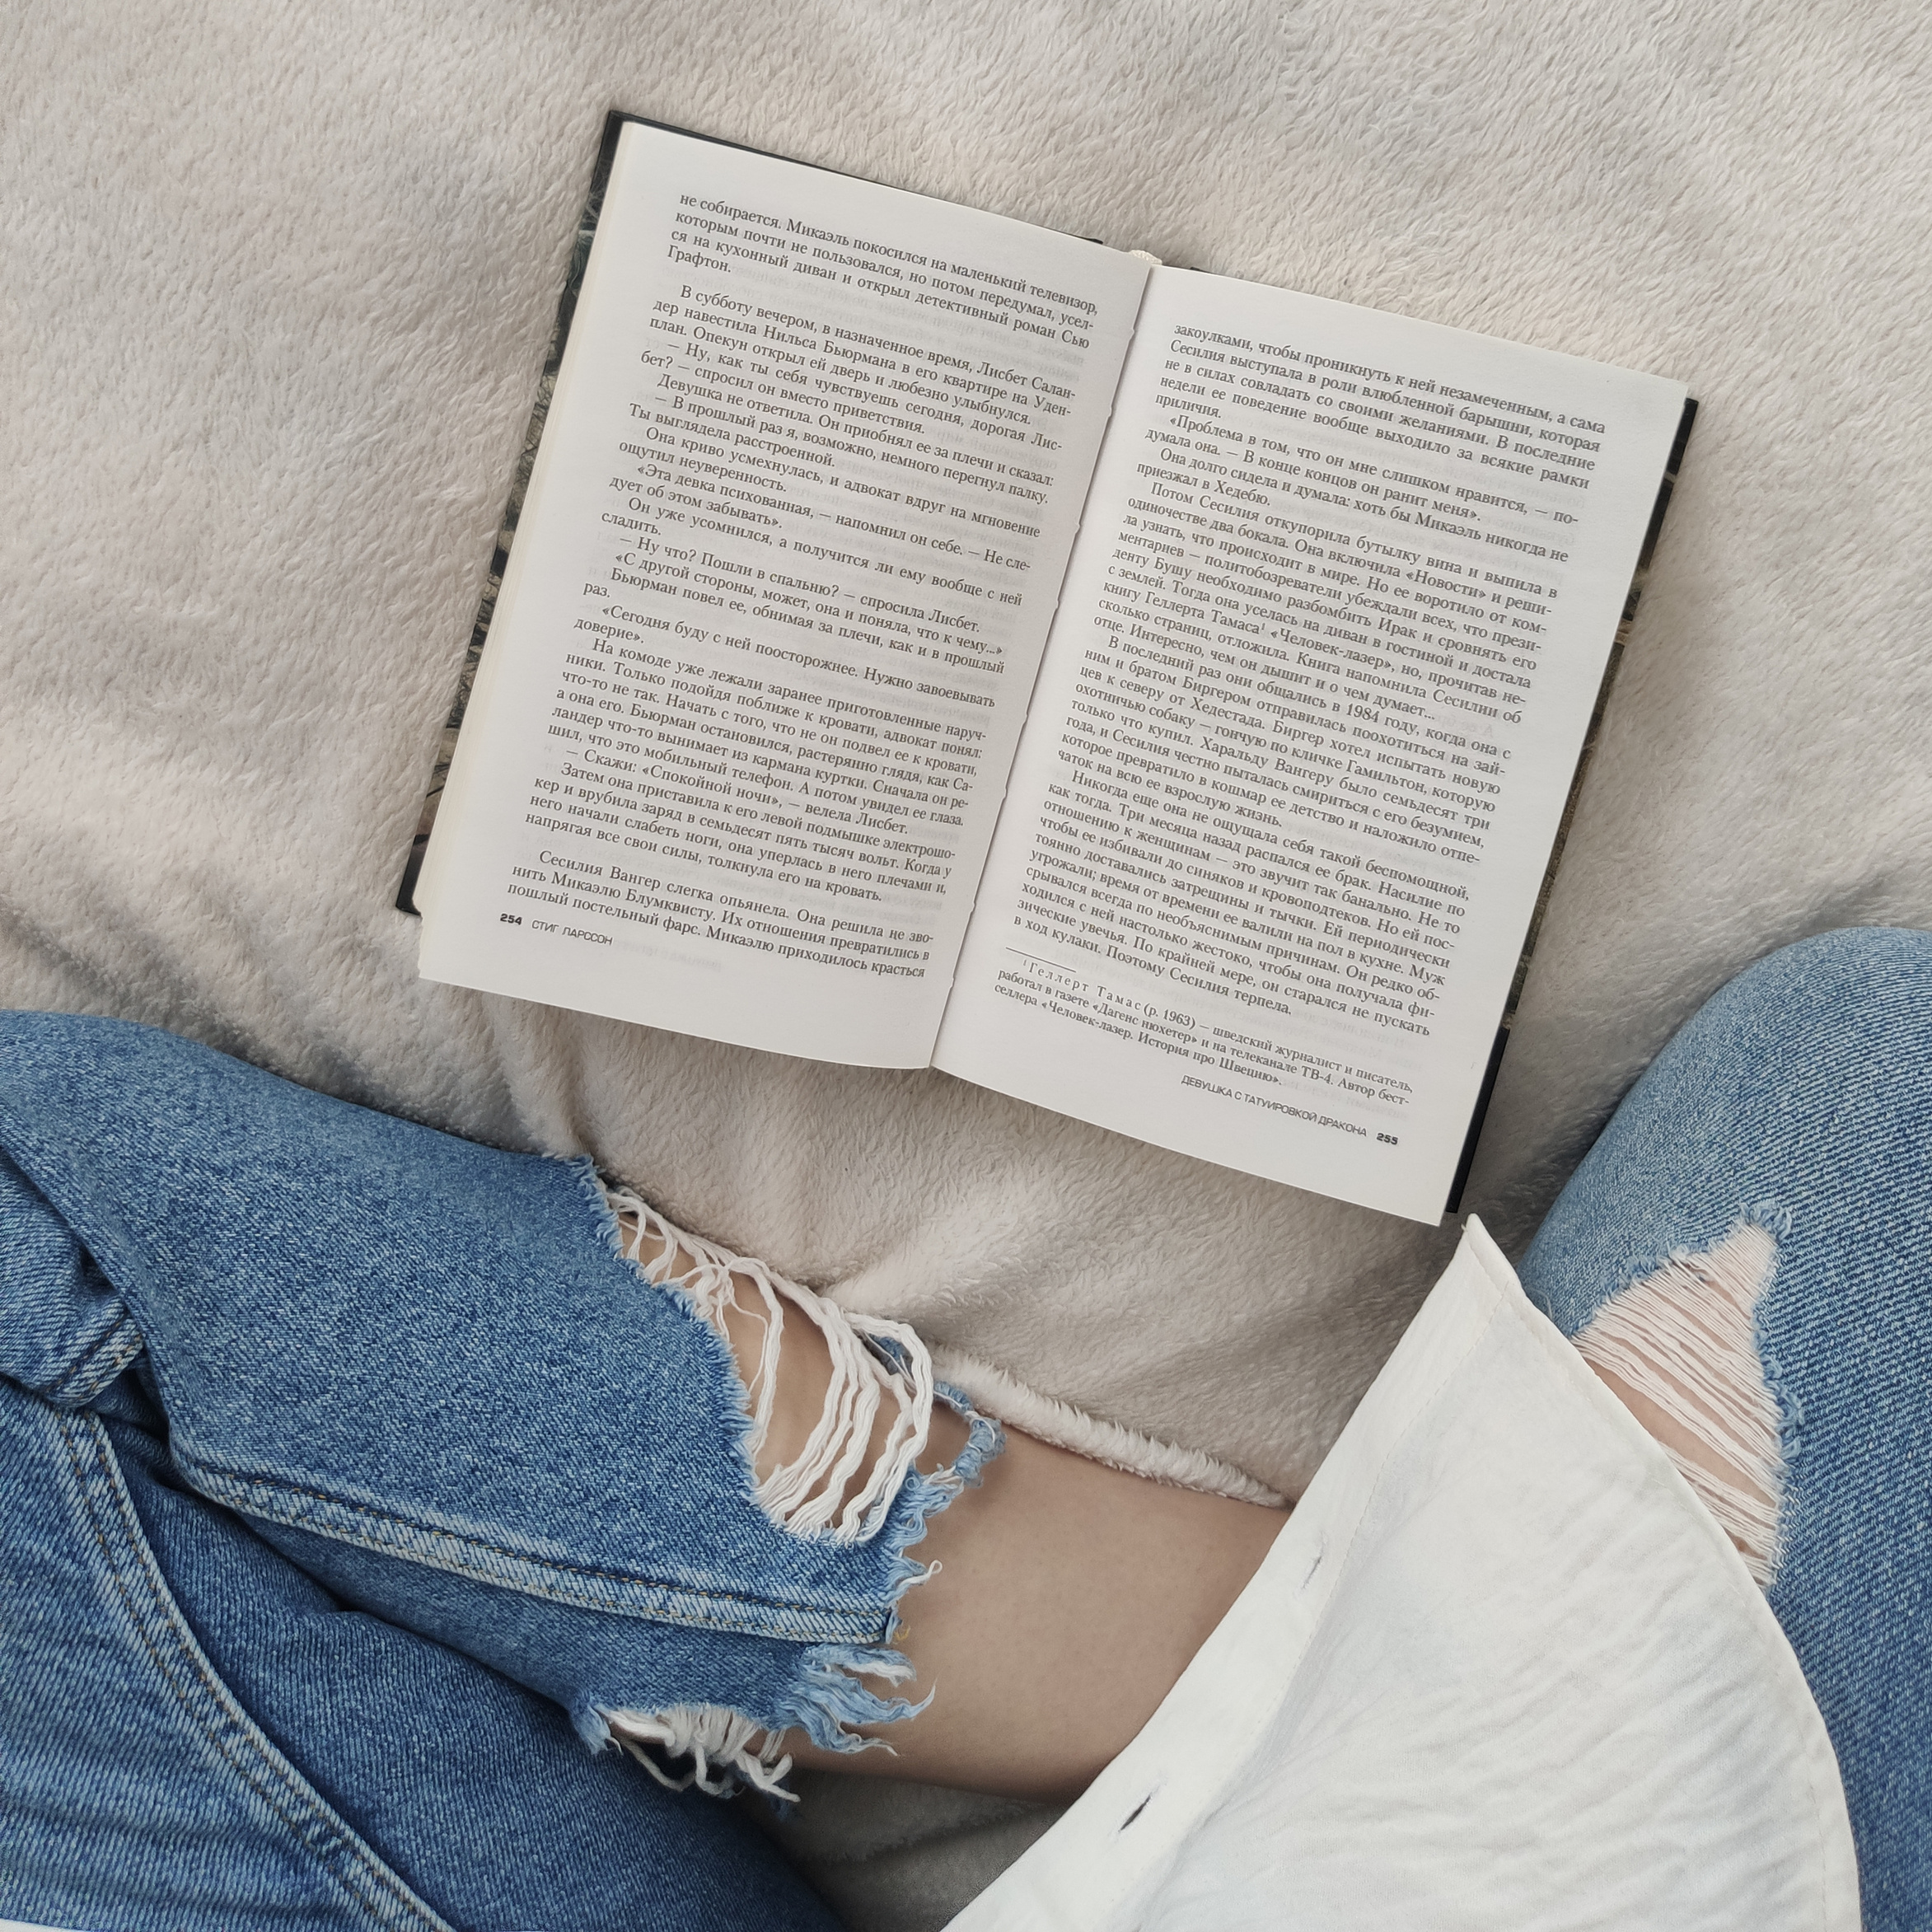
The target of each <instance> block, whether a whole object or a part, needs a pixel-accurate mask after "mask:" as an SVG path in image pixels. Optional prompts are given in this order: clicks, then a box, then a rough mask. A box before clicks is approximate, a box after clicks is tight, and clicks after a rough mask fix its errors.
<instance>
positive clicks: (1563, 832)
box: [1443, 395, 1697, 1218]
mask: <svg viewBox="0 0 1932 1932" xmlns="http://www.w3.org/2000/svg"><path fill="white" fill-rule="evenodd" d="M1696 419H1697V399H1696V396H1694V395H1687V396H1686V397H1685V398H1684V408H1683V413H1682V415H1681V416H1679V417H1678V419H1677V434H1676V435H1675V436H1674V437H1672V439H1671V446H1670V455H1669V456H1668V457H1666V458H1665V460H1664V465H1663V479H1662V481H1661V482H1659V483H1658V486H1657V501H1656V503H1654V505H1653V506H1652V507H1651V511H1650V523H1649V528H1648V529H1646V530H1645V531H1644V543H1643V547H1642V548H1641V549H1640V550H1639V551H1638V552H1637V567H1636V568H1635V571H1633V572H1632V573H1631V575H1630V590H1629V592H1627V593H1626V596H1625V597H1624V601H1623V615H1621V617H1620V618H1618V620H1617V621H1616V637H1615V638H1614V639H1612V642H1611V646H1610V656H1609V657H1608V659H1607V661H1606V662H1605V663H1604V666H1603V681H1602V683H1601V684H1599V685H1598V687H1597V702H1596V703H1595V704H1593V706H1592V707H1591V709H1590V722H1589V724H1588V727H1586V728H1585V730H1584V732H1583V746H1582V749H1581V750H1579V751H1578V753H1577V756H1576V770H1575V773H1574V774H1573V775H1572V777H1571V779H1570V781H1569V797H1568V798H1565V800H1564V802H1563V816H1562V817H1561V818H1560V819H1559V820H1558V821H1556V837H1555V841H1554V842H1553V843H1552V844H1551V847H1550V863H1549V864H1548V865H1547V866H1546V867H1545V868H1544V871H1543V882H1542V884H1541V886H1538V887H1537V903H1536V906H1535V909H1534V910H1532V912H1531V914H1530V915H1529V927H1528V929H1527V931H1526V932H1525V933H1524V934H1523V952H1522V953H1521V954H1520V955H1519V956H1518V959H1517V961H1516V973H1515V976H1514V977H1513V979H1512V980H1510V982H1509V997H1508V998H1507V999H1505V1000H1504V1002H1503V1017H1502V1019H1501V1021H1500V1022H1499V1023H1498V1025H1497V1027H1496V1038H1495V1045H1494V1046H1491V1047H1490V1064H1489V1065H1488V1067H1487V1068H1486V1069H1485V1071H1484V1074H1483V1077H1482V1085H1481V1088H1480V1089H1479V1090H1478V1091H1477V1093H1476V1110H1475V1111H1474V1112H1473V1113H1472V1114H1471V1116H1470V1120H1469V1132H1468V1134H1467V1137H1466V1138H1465V1139H1464V1140H1463V1143H1462V1158H1461V1159H1460V1160H1458V1161H1457V1163H1456V1174H1455V1178H1454V1179H1453V1180H1452V1181H1450V1183H1449V1199H1448V1205H1446V1206H1445V1207H1444V1208H1443V1215H1444V1217H1445V1218H1447V1217H1448V1215H1451V1214H1457V1213H1459V1212H1460V1211H1461V1209H1462V1191H1463V1189H1464V1188H1465V1187H1466V1186H1467V1185H1468V1183H1469V1174H1470V1170H1471V1168H1472V1167H1474V1166H1475V1165H1476V1143H1477V1141H1478V1140H1479V1139H1481V1135H1482V1126H1483V1121H1484V1120H1485V1118H1486V1116H1488V1113H1489V1111H1490V1099H1491V1098H1492V1097H1493V1096H1494V1095H1495V1091H1496V1076H1497V1075H1498V1074H1499V1073H1501V1071H1502V1069H1503V1051H1504V1048H1505V1047H1507V1046H1509V1030H1510V1028H1511V1027H1513V1026H1514V1025H1515V1023H1516V1009H1517V1007H1518V1004H1519V1003H1521V1001H1522V999H1523V982H1524V981H1525V980H1527V978H1528V977H1529V962H1530V957H1531V955H1532V953H1534V952H1535V951H1536V949H1537V936H1538V935H1539V934H1540V933H1541V930H1542V925H1543V915H1544V913H1545V912H1546V910H1548V909H1549V905H1550V894H1551V890H1552V888H1553V887H1554V886H1555V883H1556V868H1557V867H1558V866H1560V864H1561V863H1563V848H1564V846H1565V844H1566V843H1567V841H1568V840H1569V828H1570V824H1571V821H1573V820H1574V818H1575V817H1576V809H1577V802H1578V800H1579V798H1581V797H1582V795H1583V779H1584V777H1585V776H1586V774H1588V771H1589V769H1590V760H1591V758H1592V757H1593V755H1594V754H1595V752H1596V750H1597V740H1598V737H1600V736H1601V735H1602V730H1603V715H1604V713H1605V712H1606V711H1607V710H1608V709H1609V707H1610V689H1611V686H1612V685H1614V684H1615V683H1616V674H1617V671H1619V670H1620V669H1621V667H1622V664H1623V653H1624V647H1625V645H1626V644H1627V643H1629V642H1630V627H1631V626H1632V625H1633V624H1635V621H1636V616H1637V600H1638V599H1639V598H1640V596H1642V595H1643V592H1644V582H1645V581H1646V580H1647V579H1648V578H1649V575H1650V559H1651V558H1652V556H1653V555H1654V554H1655V552H1656V550H1657V540H1658V536H1661V535H1662V533H1663V513H1664V512H1665V511H1666V510H1668V508H1670V499H1671V494H1672V491H1673V490H1674V489H1676V487H1677V471H1678V470H1680V469H1681V468H1682V466H1683V461H1684V451H1685V448H1686V446H1687V445H1688V444H1689V442H1690V440H1691V424H1692V423H1695V422H1696Z"/></svg>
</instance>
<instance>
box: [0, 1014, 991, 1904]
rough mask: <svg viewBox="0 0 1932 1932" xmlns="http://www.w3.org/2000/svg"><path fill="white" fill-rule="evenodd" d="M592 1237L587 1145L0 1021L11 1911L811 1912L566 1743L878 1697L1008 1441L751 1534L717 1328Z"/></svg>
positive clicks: (73, 1025)
mask: <svg viewBox="0 0 1932 1932" xmlns="http://www.w3.org/2000/svg"><path fill="white" fill-rule="evenodd" d="M611 1234H612V1228H611V1225H610V1215H609V1212H608V1209H606V1206H605V1205H604V1202H603V1199H602V1196H601V1193H600V1192H599V1191H598V1189H597V1187H596V1178H595V1176H594V1175H593V1174H592V1172H591V1171H590V1169H589V1167H588V1166H587V1163H583V1162H564V1161H560V1160H555V1159H551V1158H546V1157H545V1156H541V1155H531V1154H518V1153H504V1152H502V1151H499V1150H497V1149H494V1148H486V1147H480V1146H477V1145H475V1144H471V1143H469V1142H465V1141H461V1140H458V1139H453V1138H451V1137H450V1136H448V1135H447V1134H440V1133H437V1132H435V1131H434V1130H431V1129H429V1128H427V1127H423V1126H419V1125H414V1124H412V1123H410V1122H408V1121H405V1120H395V1119H391V1118H389V1117H387V1116H383V1115H381V1114H376V1113H372V1112H369V1111H367V1110H365V1109H363V1108H361V1107H357V1106H349V1105H348V1104H346V1103H344V1102H339V1101H334V1100H331V1099H329V1098H326V1097H323V1096H320V1095H318V1094H315V1093H311V1092H306V1091H305V1090H303V1089H302V1088H297V1087H293V1086H291V1085H289V1084H288V1083H285V1082H283V1081H282V1080H279V1079H278V1078H275V1077H274V1076H273V1075H271V1074H265V1073H263V1072H260V1071H259V1070H257V1069H254V1068H251V1067H248V1066H246V1065H244V1064H241V1062H239V1061H236V1060H231V1059H228V1058H227V1057H226V1056H224V1055H220V1054H218V1053H214V1052H213V1051H210V1050H208V1049H206V1048H204V1047H201V1046H195V1045H193V1044H191V1043H190V1042H189V1041H184V1040H180V1039H178V1038H176V1037H175V1036H172V1035H170V1034H166V1033H161V1032H157V1031H153V1030H152V1029H149V1028H145V1027H135V1026H131V1025H128V1024H126V1023H124V1022H115V1021H109V1020H98V1019H82V1018H73V1017H64V1016H58V1015H49V1014H12V1015H7V1016H0V1378H3V1379H0V1442H3V1443H4V1445H5V1446H4V1452H3V1453H4V1455H5V1458H6V1469H7V1480H6V1482H5V1485H4V1487H3V1488H0V1918H9V1917H11V1918H16V1919H25V1920H28V1921H30V1922H39V1923H44V1924H54V1925H67V1926H73V1927H79V1928H84V1929H85V1932H123V1929H124V1928H125V1929H129V1932H164V1929H165V1932H237V1929H238V1928H243V1927H246V1928H250V1929H251V1932H252V1929H254V1928H257V1927H264V1928H265V1927H269V1926H277V1925H289V1926H300V1927H302V1928H305V1929H306V1928H324V1927H326V1928H330V1929H334V1928H337V1927H343V1928H347V1927H357V1928H362V1927H377V1926H381V1927H408V1928H412V1929H414V1928H419V1927H431V1926H436V1927H440V1926H443V1925H462V1926H474V1927H479V1928H492V1929H494V1928H503V1929H506V1932H508V1929H510V1928H517V1927H537V1926H540V1927H543V1928H545V1932H572V1929H573V1928H578V1927H583V1928H589V1927H591V1926H592V1925H595V1926H597V1927H600V1928H601V1927H606V1926H615V1925H637V1926H646V1925H648V1926H657V1925H664V1926H679V1927H684V1926H702V1927H712V1926H735V1925H746V1926H759V1927H765V1926H770V1927H774V1928H784V1927H791V1926H817V1927H824V1926H828V1925H830V1924H831V1923H832V1921H831V1920H830V1918H829V1916H827V1915H826V1913H825V1911H824V1910H823V1908H822V1907H821V1906H820V1905H819V1904H818V1902H817V1901H816V1899H815V1898H814V1897H812V1895H811V1894H810V1893H809V1892H807V1890H806V1888H804V1887H803V1885H802V1883H800V1882H799V1881H798V1879H797V1878H794V1877H793V1875H792V1874H791V1873H790V1872H789V1870H788V1868H786V1867H784V1864H782V1861H780V1860H779V1859H778V1857H777V1856H776V1855H775V1854H774V1852H773V1851H772V1850H770V1846H769V1845H768V1844H767V1842H766V1841H765V1839H764V1838H763V1837H762V1836H759V1835H758V1834H757V1833H756V1832H755V1831H747V1829H746V1826H745V1823H744V1821H743V1820H742V1818H741V1817H739V1816H738V1815H737V1813H739V1811H740V1810H741V1807H726V1806H720V1805H718V1804H717V1803H715V1802H714V1801H712V1800H709V1799H701V1798H697V1797H695V1795H693V1794H672V1793H670V1792H668V1791H666V1790H663V1789H661V1788H660V1787H659V1786H658V1785H657V1784H655V1783H653V1781H652V1780H651V1779H650V1778H649V1777H648V1775H647V1774H646V1773H645V1772H644V1771H643V1770H642V1769H641V1768H640V1767H639V1766H636V1765H634V1764H631V1763H629V1761H627V1760H625V1759H623V1758H622V1757H620V1755H619V1754H618V1753H617V1752H615V1751H606V1752H604V1753H603V1754H602V1755H601V1756H599V1757H593V1756H592V1754H591V1753H590V1752H587V1751H585V1750H584V1748H583V1745H582V1743H580V1742H579V1741H578V1739H579V1738H581V1739H582V1740H584V1741H587V1743H590V1744H591V1745H592V1746H593V1747H599V1746H603V1745H605V1744H607V1743H608V1742H609V1733H608V1729H607V1727H606V1722H605V1718H604V1713H606V1712H607V1711H610V1710H643V1711H651V1710H662V1709H664V1708H666V1707H667V1706H671V1705H713V1706H723V1707H726V1708H727V1709H730V1710H735V1711H739V1712H742V1713H744V1714H746V1715H748V1716H750V1717H751V1718H753V1719H755V1721H756V1722H758V1723H759V1724H762V1725H765V1726H768V1727H770V1728H771V1729H787V1728H793V1727H796V1728H798V1729H802V1730H804V1731H805V1732H807V1733H809V1734H810V1735H811V1736H812V1737H813V1738H816V1740H817V1741H819V1742H820V1743H826V1744H828V1745H835V1746H836V1745H839V1744H840V1743H849V1742H850V1738H849V1727H850V1726H851V1725H853V1724H858V1723H862V1722H867V1721H878V1720H884V1719H889V1718H891V1717H893V1716H895V1715H898V1714H903V1713H904V1712H905V1710H906V1708H907V1707H906V1706H905V1705H904V1703H903V1702H902V1701H901V1700H897V1699H895V1698H892V1697H890V1696H882V1695H880V1694H878V1693H877V1692H875V1691H874V1690H873V1689H872V1688H871V1687H869V1686H868V1683H867V1682H865V1681H864V1679H863V1677H861V1676H860V1675H859V1674H857V1673H858V1672H862V1671H864V1670H865V1669H867V1668H868V1667H871V1666H874V1665H877V1664H880V1663H889V1662H891V1661H894V1660H895V1659H896V1653H895V1652H894V1651H893V1650H892V1649H891V1644H892V1641H893V1635H894V1631H895V1630H896V1625H897V1611H896V1603H897V1601H898V1599H899V1598H900V1596H901V1593H902V1592H903V1591H904V1590H905V1588H906V1587H907V1585H908V1584H909V1583H911V1582H913V1581H915V1580H916V1579H918V1577H919V1575H921V1574H923V1571H922V1569H921V1567H920V1566H919V1565H918V1564H917V1563H916V1562H915V1560H913V1559H911V1558H910V1556H908V1555H907V1554H906V1551H907V1549H908V1546H910V1545H911V1544H912V1543H914V1542H915V1541H917V1539H918V1537H919V1536H920V1534H921V1533H922V1532H923V1528H924V1523H925V1520H926V1518H928V1516H929V1514H930V1513H932V1512H933V1510H934V1509H938V1508H940V1507H943V1504H944V1503H945V1502H946V1501H947V1500H948V1499H950V1497H951V1496H952V1495H953V1494H954V1493H956V1491H957V1482H958V1481H971V1480H972V1479H973V1478H974V1477H975V1475H976V1473H977V1470H978V1467H979V1465H980V1463H981V1462H983V1461H984V1460H985V1457H987V1456H988V1455H989V1454H991V1453H995V1452H996V1450H997V1448H998V1442H999V1437H998V1431H997V1429H996V1427H995V1426H994V1425H993V1424H990V1423H989V1422H987V1421H986V1420H985V1419H984V1418H980V1417H976V1416H975V1417H972V1418H971V1434H970V1438H969V1443H968V1446H967V1448H966V1450H965V1452H964V1453H962V1454H961V1457H960V1458H959V1460H958V1462H957V1464H956V1466H955V1471H954V1476H955V1477H956V1478H957V1481H955V1480H949V1479H947V1478H945V1477H942V1478H941V1479H940V1480H934V1479H931V1478H928V1477H925V1476H919V1475H916V1474H915V1476H913V1477H912V1478H911V1479H910V1481H907V1482H906V1483H905V1485H904V1486H903V1487H902V1488H901V1491H900V1493H899V1495H898V1496H897V1497H896V1500H895V1501H894V1502H893V1504H892V1505H891V1509H890V1510H889V1512H888V1513H886V1516H885V1518H884V1519H883V1521H882V1523H881V1524H880V1526H879V1527H878V1528H877V1531H876V1532H875V1533H874V1534H872V1536H871V1537H869V1538H868V1539H867V1540H864V1541H858V1542H839V1541H832V1540H830V1539H829V1538H827V1537H807V1536H801V1535H798V1534H796V1533H794V1532H791V1531H788V1530H786V1529H784V1528H782V1527H779V1526H778V1525H776V1524H774V1523H773V1522H772V1521H771V1520H770V1518H768V1517H767V1516H766V1515H765V1513H764V1512H763V1510H761V1509H760V1507H759V1505H758V1504H757V1502H756V1500H755V1497H754V1495H753V1493H752V1485H751V1472H750V1470H749V1467H748V1464H747V1462H746V1457H745V1455H744V1453H743V1439H744V1431H745V1428H746V1424H745V1420H744V1417H743V1414H742V1407H741V1384H740V1382H739V1379H738V1376H737V1369H736V1366H735V1364H734V1363H733V1362H732V1357H731V1354H730V1352H729V1350H728V1349H727V1347H726V1345H724V1343H723V1340H721V1339H720V1338H719V1337H718V1335H717V1334H716V1332H715V1331H713V1329H712V1328H711V1327H710V1326H709V1325H708V1324H707V1323H705V1322H703V1321H702V1320H700V1319H699V1318H698V1317H696V1316H695V1314H694V1313H693V1312H691V1310H690V1307H689V1305H688V1304H687V1303H686V1302H685V1298H683V1297H682V1296H681V1294H679V1293H676V1292H675V1291H671V1290H666V1289H658V1288H653V1287H652V1286H650V1285H649V1284H647V1283H646V1282H644V1281H643V1279H642V1277H641V1275H639V1271H638V1270H637V1269H636V1268H635V1267H634V1266H633V1265H632V1264H630V1263H629V1262H628V1261H625V1260H624V1259H622V1258H621V1256H620V1255H619V1254H618V1252H617V1251H616V1250H615V1247H614V1245H613V1242H612V1239H611ZM968 1413H969V1414H970V1410H969V1411H968ZM533 1693H534V1695H533ZM572 1727H574V1729H575V1730H576V1732H577V1733H578V1738H573V1737H572V1736H571V1735H570V1732H571V1729H572Z"/></svg>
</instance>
